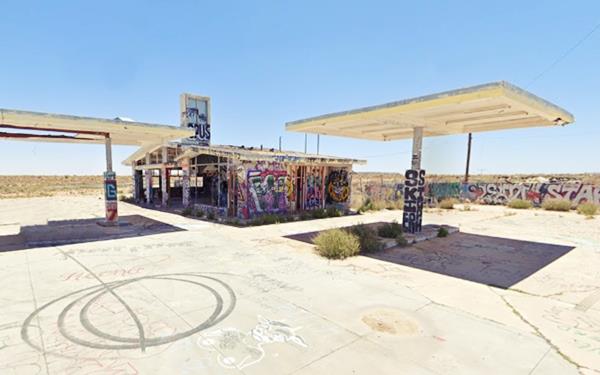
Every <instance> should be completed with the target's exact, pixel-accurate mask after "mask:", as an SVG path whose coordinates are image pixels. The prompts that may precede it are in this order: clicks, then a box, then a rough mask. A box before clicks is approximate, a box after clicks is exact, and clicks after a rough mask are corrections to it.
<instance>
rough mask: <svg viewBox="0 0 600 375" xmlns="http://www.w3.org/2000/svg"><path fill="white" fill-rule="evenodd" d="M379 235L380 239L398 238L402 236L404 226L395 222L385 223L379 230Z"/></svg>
mask: <svg viewBox="0 0 600 375" xmlns="http://www.w3.org/2000/svg"><path fill="white" fill-rule="evenodd" d="M377 234H378V235H379V237H384V238H396V237H398V236H399V235H402V225H401V224H400V223H398V222H397V221H395V220H394V221H392V222H391V223H385V224H383V225H382V226H380V227H379V228H378V229H377Z"/></svg>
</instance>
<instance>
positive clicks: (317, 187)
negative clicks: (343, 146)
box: [304, 167, 324, 210]
mask: <svg viewBox="0 0 600 375" xmlns="http://www.w3.org/2000/svg"><path fill="white" fill-rule="evenodd" d="M323 169H324V168H323V167H308V168H306V197H305V201H304V209H305V210H313V209H317V208H322V207H323Z"/></svg>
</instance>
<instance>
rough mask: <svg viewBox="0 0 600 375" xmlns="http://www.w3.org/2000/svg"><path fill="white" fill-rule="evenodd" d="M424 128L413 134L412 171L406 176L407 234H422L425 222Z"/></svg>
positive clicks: (405, 219) (403, 224)
mask: <svg viewBox="0 0 600 375" xmlns="http://www.w3.org/2000/svg"><path fill="white" fill-rule="evenodd" d="M422 148H423V128H415V129H414V132H413V149H412V160H411V169H408V170H407V171H406V173H405V174H404V177H405V181H404V211H403V214H402V228H403V229H404V231H405V232H406V233H419V232H421V223H422V221H423V199H424V194H425V171H424V170H422V169H421V150H422Z"/></svg>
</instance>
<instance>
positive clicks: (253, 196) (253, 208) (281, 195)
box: [247, 169, 288, 215]
mask: <svg viewBox="0 0 600 375" xmlns="http://www.w3.org/2000/svg"><path fill="white" fill-rule="evenodd" d="M287 177H288V176H287V171H285V170H268V169H267V170H256V169H255V170H249V171H248V182H247V185H248V196H247V197H248V200H247V205H248V210H249V211H250V212H249V214H250V215H253V214H261V213H281V212H285V211H286V210H287V207H288V204H287V191H286V180H287Z"/></svg>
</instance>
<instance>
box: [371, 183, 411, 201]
mask: <svg viewBox="0 0 600 375" xmlns="http://www.w3.org/2000/svg"><path fill="white" fill-rule="evenodd" d="M403 192H404V183H402V182H399V183H396V182H391V183H385V182H384V183H380V182H374V181H369V182H367V183H366V184H365V186H364V188H363V193H364V196H365V198H369V199H370V200H384V201H399V200H402V194H403Z"/></svg>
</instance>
